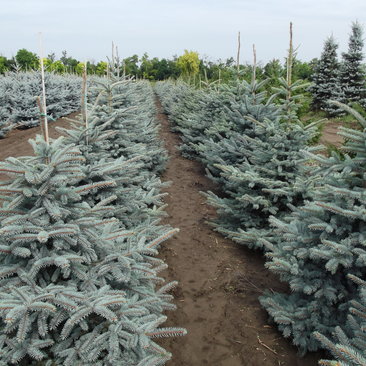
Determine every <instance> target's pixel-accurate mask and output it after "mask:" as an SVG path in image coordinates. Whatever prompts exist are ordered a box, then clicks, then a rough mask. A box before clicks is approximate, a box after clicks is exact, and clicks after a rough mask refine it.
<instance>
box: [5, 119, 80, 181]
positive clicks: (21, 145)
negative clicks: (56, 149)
mask: <svg viewBox="0 0 366 366" xmlns="http://www.w3.org/2000/svg"><path fill="white" fill-rule="evenodd" d="M78 113H79V112H74V113H71V114H69V115H68V116H67V117H69V118H75V116H76V115H77V114H78ZM69 125H70V122H69V121H68V120H66V119H64V118H59V119H58V120H56V121H54V122H50V123H49V125H48V126H49V135H50V137H52V138H57V137H58V136H60V134H59V133H58V132H57V130H56V126H58V127H68V126H69ZM41 133H42V131H41V127H40V126H37V127H33V128H28V129H25V130H13V131H10V133H9V134H8V135H7V136H6V138H4V139H0V161H3V160H5V159H6V158H8V157H9V156H13V157H18V156H27V155H33V148H32V146H31V144H29V143H28V140H29V139H33V138H34V137H36V135H37V134H41ZM1 179H7V176H6V175H4V174H0V180H1Z"/></svg>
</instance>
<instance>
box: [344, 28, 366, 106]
mask: <svg viewBox="0 0 366 366" xmlns="http://www.w3.org/2000/svg"><path fill="white" fill-rule="evenodd" d="M362 36H363V29H362V27H361V25H360V24H359V23H358V22H354V23H353V24H352V32H351V35H350V38H349V44H348V51H347V52H344V53H343V54H342V58H343V62H342V66H341V73H340V81H341V87H342V92H343V101H344V102H346V103H350V102H358V103H360V104H361V105H362V106H364V107H366V101H365V98H366V86H365V78H366V72H365V69H364V67H363V65H362V60H363V45H364V41H363V39H362Z"/></svg>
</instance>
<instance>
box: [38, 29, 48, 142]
mask: <svg viewBox="0 0 366 366" xmlns="http://www.w3.org/2000/svg"><path fill="white" fill-rule="evenodd" d="M39 57H40V62H41V77H42V110H43V113H42V114H43V117H44V120H43V121H44V139H45V141H46V143H47V145H49V144H50V140H49V136H48V120H47V106H46V85H45V81H44V64H43V44H42V33H41V32H39Z"/></svg>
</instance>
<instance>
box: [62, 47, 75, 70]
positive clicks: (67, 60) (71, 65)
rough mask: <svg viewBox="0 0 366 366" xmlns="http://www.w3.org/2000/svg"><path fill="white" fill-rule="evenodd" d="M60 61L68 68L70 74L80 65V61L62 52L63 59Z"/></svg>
mask: <svg viewBox="0 0 366 366" xmlns="http://www.w3.org/2000/svg"><path fill="white" fill-rule="evenodd" d="M60 61H61V62H62V63H63V64H64V65H65V66H66V69H67V71H69V72H72V71H75V68H76V66H77V64H78V63H79V61H78V60H76V59H75V58H72V57H67V52H66V51H62V57H61V58H60Z"/></svg>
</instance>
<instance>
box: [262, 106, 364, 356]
mask: <svg viewBox="0 0 366 366" xmlns="http://www.w3.org/2000/svg"><path fill="white" fill-rule="evenodd" d="M333 103H334V104H335V105H336V106H337V107H341V108H343V109H344V110H346V111H348V112H351V113H352V114H353V115H354V116H355V117H356V118H357V119H358V120H359V122H360V124H361V126H362V130H355V129H348V128H341V130H340V131H341V132H340V134H341V135H342V136H344V137H345V138H346V139H347V143H346V144H345V146H344V148H343V153H342V154H339V153H337V152H334V153H332V155H331V156H330V157H329V158H327V157H324V156H323V155H317V154H314V153H312V152H311V151H309V152H308V153H307V155H308V157H309V158H310V159H311V161H312V163H311V166H312V171H313V176H312V177H310V180H313V184H314V188H313V189H312V196H311V200H308V201H307V202H305V204H304V205H303V206H300V207H296V208H295V207H294V208H293V210H294V211H293V213H292V214H291V215H289V216H287V217H282V218H278V217H276V218H275V217H273V218H272V219H271V223H272V224H273V225H274V227H275V229H274V235H273V236H274V237H275V238H276V245H273V246H272V247H271V248H270V252H269V253H267V256H268V263H267V264H266V265H267V267H268V268H269V269H271V270H272V271H274V272H275V273H277V274H279V275H280V277H281V279H282V280H283V281H285V282H287V283H288V284H289V286H290V289H291V293H275V294H270V293H268V294H266V295H265V296H263V297H262V298H261V304H262V305H263V306H264V307H265V308H266V310H267V311H268V312H269V314H270V315H271V317H272V318H273V319H274V321H275V322H276V323H278V327H279V329H280V330H281V331H282V332H283V334H284V335H285V336H286V337H291V338H292V339H293V343H294V344H295V345H297V346H298V347H299V348H300V350H301V352H306V351H308V350H310V351H314V350H316V349H318V348H319V346H320V344H319V342H318V341H317V339H316V338H314V337H313V335H312V334H313V332H314V331H318V332H320V333H322V334H323V335H324V336H325V337H329V336H331V334H332V332H333V331H334V329H335V327H336V326H341V327H343V326H345V324H346V318H347V313H348V309H349V305H350V301H351V300H353V299H354V298H355V295H356V293H357V288H356V286H355V284H354V283H353V281H351V280H349V278H348V277H347V275H348V274H351V275H353V276H357V277H360V278H364V276H365V274H366V272H365V268H366V267H365V264H366V262H365V258H366V256H365V253H366V252H365V250H364V237H365V234H366V232H365V228H366V225H365V217H364V210H365V200H364V194H365V187H364V173H365V169H364V162H365V158H366V150H365V139H366V135H365V131H364V129H365V128H366V120H365V119H364V118H363V117H362V116H361V115H360V114H359V113H357V112H356V111H354V110H352V109H351V108H349V107H347V106H345V105H343V104H341V103H339V102H333ZM310 192H311V191H310Z"/></svg>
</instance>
